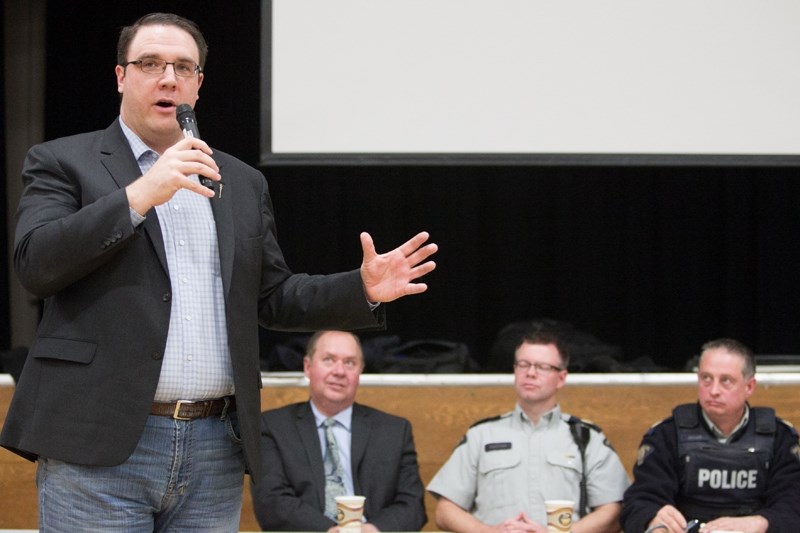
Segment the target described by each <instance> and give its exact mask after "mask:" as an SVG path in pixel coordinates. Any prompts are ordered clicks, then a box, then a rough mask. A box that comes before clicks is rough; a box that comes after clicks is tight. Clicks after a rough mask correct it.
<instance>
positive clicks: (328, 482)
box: [323, 418, 345, 521]
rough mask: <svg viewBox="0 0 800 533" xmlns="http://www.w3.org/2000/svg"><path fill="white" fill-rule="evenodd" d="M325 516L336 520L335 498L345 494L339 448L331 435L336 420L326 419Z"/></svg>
mask: <svg viewBox="0 0 800 533" xmlns="http://www.w3.org/2000/svg"><path fill="white" fill-rule="evenodd" d="M323 424H324V425H325V516H327V517H328V518H330V519H331V520H334V521H335V520H336V500H335V498H336V496H343V495H344V494H345V488H344V471H343V469H342V463H341V460H340V458H339V447H338V446H337V445H336V437H334V435H333V426H334V424H336V420H334V419H332V418H326V419H325V422H323Z"/></svg>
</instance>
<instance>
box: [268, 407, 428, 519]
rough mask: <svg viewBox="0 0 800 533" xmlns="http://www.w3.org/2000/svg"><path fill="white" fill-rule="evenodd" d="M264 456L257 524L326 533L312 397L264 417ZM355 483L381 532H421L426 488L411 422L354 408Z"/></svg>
mask: <svg viewBox="0 0 800 533" xmlns="http://www.w3.org/2000/svg"><path fill="white" fill-rule="evenodd" d="M261 424H262V434H261V450H262V454H263V459H264V468H263V474H262V476H261V480H260V483H258V484H257V485H255V486H253V487H252V489H253V490H252V496H253V507H254V509H255V513H256V517H257V518H258V523H259V524H260V525H261V527H262V528H263V529H264V530H268V531H327V530H328V529H329V528H330V527H331V526H333V525H334V522H333V521H332V520H330V519H329V518H327V517H325V515H324V514H323V511H324V509H325V472H324V467H323V461H322V450H321V448H320V442H319V436H318V433H317V428H316V422H315V420H314V413H313V411H312V410H311V406H310V404H309V403H308V402H303V403H296V404H292V405H288V406H285V407H281V408H279V409H273V410H270V411H266V412H264V413H263V414H262V415H261ZM351 441H352V442H351V446H352V449H351V456H352V459H351V460H352V472H353V485H354V488H355V491H356V494H358V495H362V496H366V501H365V503H364V514H365V516H366V517H367V520H368V521H369V522H371V523H372V524H374V525H375V526H376V527H377V528H378V529H380V530H381V531H419V530H420V529H421V528H422V526H423V525H424V524H425V522H426V520H427V517H426V515H425V504H424V495H425V489H424V487H423V485H422V481H421V480H420V477H419V467H418V465H417V453H416V451H415V449H414V437H413V435H412V432H411V424H410V423H409V422H408V420H406V419H404V418H400V417H398V416H394V415H390V414H387V413H384V412H382V411H378V410H377V409H372V408H371V407H366V406H363V405H360V404H354V405H353V423H352V439H351Z"/></svg>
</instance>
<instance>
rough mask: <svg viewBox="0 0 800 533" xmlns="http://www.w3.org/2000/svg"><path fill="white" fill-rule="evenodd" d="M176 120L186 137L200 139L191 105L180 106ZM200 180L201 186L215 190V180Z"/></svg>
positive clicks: (176, 112)
mask: <svg viewBox="0 0 800 533" xmlns="http://www.w3.org/2000/svg"><path fill="white" fill-rule="evenodd" d="M175 118H177V119H178V125H179V126H180V127H181V129H182V130H183V136H184V137H194V138H195V139H199V138H200V130H199V129H197V118H195V116H194V109H192V106H190V105H189V104H180V105H179V106H178V107H177V109H175ZM197 177H198V178H200V184H201V185H203V186H204V187H207V188H209V189H211V190H212V191H213V190H214V180H212V179H209V178H206V177H205V176H200V175H198V176H197Z"/></svg>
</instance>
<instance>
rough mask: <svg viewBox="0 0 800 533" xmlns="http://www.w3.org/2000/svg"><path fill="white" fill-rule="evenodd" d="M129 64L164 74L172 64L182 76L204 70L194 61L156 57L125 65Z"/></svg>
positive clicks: (189, 76) (177, 73) (129, 63)
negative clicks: (168, 59)
mask: <svg viewBox="0 0 800 533" xmlns="http://www.w3.org/2000/svg"><path fill="white" fill-rule="evenodd" d="M128 65H136V66H137V67H139V69H140V70H141V71H142V72H144V73H146V74H162V73H163V72H164V71H165V70H167V65H172V68H173V70H175V75H176V76H180V77H182V78H191V77H192V76H194V75H195V74H198V73H200V72H203V68H202V67H201V66H200V65H198V64H196V63H195V62H194V61H166V60H164V59H156V58H154V57H148V58H147V59H137V60H136V61H128V62H127V63H125V65H124V66H126V67H127V66H128Z"/></svg>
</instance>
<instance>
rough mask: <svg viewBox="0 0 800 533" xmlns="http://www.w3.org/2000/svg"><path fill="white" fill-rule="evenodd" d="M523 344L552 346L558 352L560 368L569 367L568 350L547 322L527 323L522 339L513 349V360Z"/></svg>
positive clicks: (555, 330) (534, 321) (533, 321)
mask: <svg viewBox="0 0 800 533" xmlns="http://www.w3.org/2000/svg"><path fill="white" fill-rule="evenodd" d="M523 344H552V345H553V346H555V347H556V350H557V351H558V356H559V358H560V359H561V368H567V367H568V366H569V350H567V347H566V345H565V344H564V342H563V341H562V339H561V336H560V335H559V334H558V331H557V328H555V327H553V325H552V324H549V323H548V321H539V320H532V321H530V322H528V323H527V325H526V327H525V329H524V330H523V331H522V338H521V339H520V341H519V342H518V343H517V345H516V348H515V349H514V359H515V360H516V358H517V356H516V351H517V350H518V349H519V347H520V346H522V345H523Z"/></svg>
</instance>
